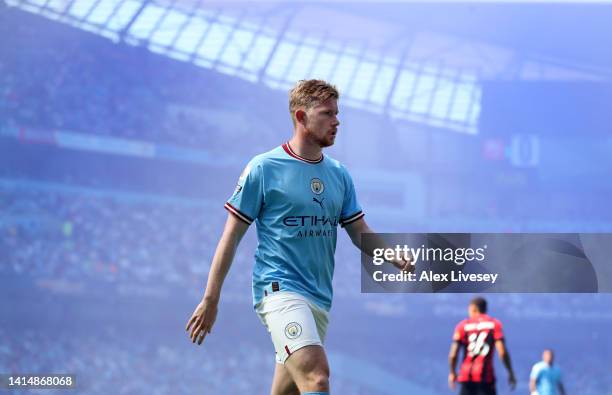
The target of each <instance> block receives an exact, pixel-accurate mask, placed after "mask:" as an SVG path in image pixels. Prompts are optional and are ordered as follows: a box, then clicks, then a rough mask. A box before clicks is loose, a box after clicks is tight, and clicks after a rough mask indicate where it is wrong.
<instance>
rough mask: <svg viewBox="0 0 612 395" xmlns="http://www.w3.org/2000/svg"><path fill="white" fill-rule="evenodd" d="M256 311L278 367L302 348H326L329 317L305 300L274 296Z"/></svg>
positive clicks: (297, 296)
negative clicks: (270, 340) (267, 333)
mask: <svg viewBox="0 0 612 395" xmlns="http://www.w3.org/2000/svg"><path fill="white" fill-rule="evenodd" d="M255 311H256V312H257V315H258V316H259V319H260V320H261V322H263V324H264V325H265V326H266V328H267V329H268V332H270V336H271V337H272V343H274V350H275V351H276V362H277V363H280V364H284V363H285V361H287V358H289V356H290V355H291V354H293V353H294V352H296V351H297V350H299V349H300V348H302V347H306V346H311V345H318V346H322V345H323V342H324V340H325V334H326V333H327V324H328V322H329V314H328V312H327V311H325V310H323V309H322V308H320V307H318V306H317V305H315V304H314V303H312V302H310V301H309V300H308V299H306V298H305V297H304V296H302V295H300V294H297V293H295V292H288V291H279V292H274V293H272V294H269V295H267V296H265V297H264V298H263V300H262V301H261V302H260V303H259V304H258V305H257V306H256V307H255Z"/></svg>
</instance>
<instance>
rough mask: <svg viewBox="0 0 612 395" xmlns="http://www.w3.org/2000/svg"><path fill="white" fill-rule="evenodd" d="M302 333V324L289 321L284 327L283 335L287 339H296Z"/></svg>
mask: <svg viewBox="0 0 612 395" xmlns="http://www.w3.org/2000/svg"><path fill="white" fill-rule="evenodd" d="M301 334H302V326H301V325H300V324H298V323H297V322H290V323H288V324H287V326H286V327H285V336H287V338H288V339H291V340H293V339H297V338H298V337H300V335H301Z"/></svg>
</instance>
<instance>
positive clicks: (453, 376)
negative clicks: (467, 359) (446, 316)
mask: <svg viewBox="0 0 612 395" xmlns="http://www.w3.org/2000/svg"><path fill="white" fill-rule="evenodd" d="M458 353H459V342H457V341H455V340H453V342H452V343H451V348H450V351H449V353H448V367H449V369H450V373H449V374H448V387H449V388H450V389H452V390H454V389H455V386H456V384H455V383H456V382H457V373H456V370H457V355H458Z"/></svg>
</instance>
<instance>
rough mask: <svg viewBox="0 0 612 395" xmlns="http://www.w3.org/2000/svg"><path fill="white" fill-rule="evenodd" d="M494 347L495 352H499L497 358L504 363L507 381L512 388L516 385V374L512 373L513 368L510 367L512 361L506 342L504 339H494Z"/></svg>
mask: <svg viewBox="0 0 612 395" xmlns="http://www.w3.org/2000/svg"><path fill="white" fill-rule="evenodd" d="M495 348H496V349H497V353H498V354H499V359H501V361H502V362H503V363H504V366H505V367H506V370H507V371H508V383H509V384H510V388H511V389H512V390H514V388H515V387H516V376H515V375H514V369H512V361H511V360H510V353H509V352H508V348H506V344H505V342H504V339H503V338H502V339H498V340H495Z"/></svg>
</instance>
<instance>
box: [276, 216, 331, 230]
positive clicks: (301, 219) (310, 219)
mask: <svg viewBox="0 0 612 395" xmlns="http://www.w3.org/2000/svg"><path fill="white" fill-rule="evenodd" d="M283 225H285V226H291V227H293V226H324V225H329V226H333V227H336V226H338V216H334V217H328V216H325V215H290V216H288V217H285V218H283Z"/></svg>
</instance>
